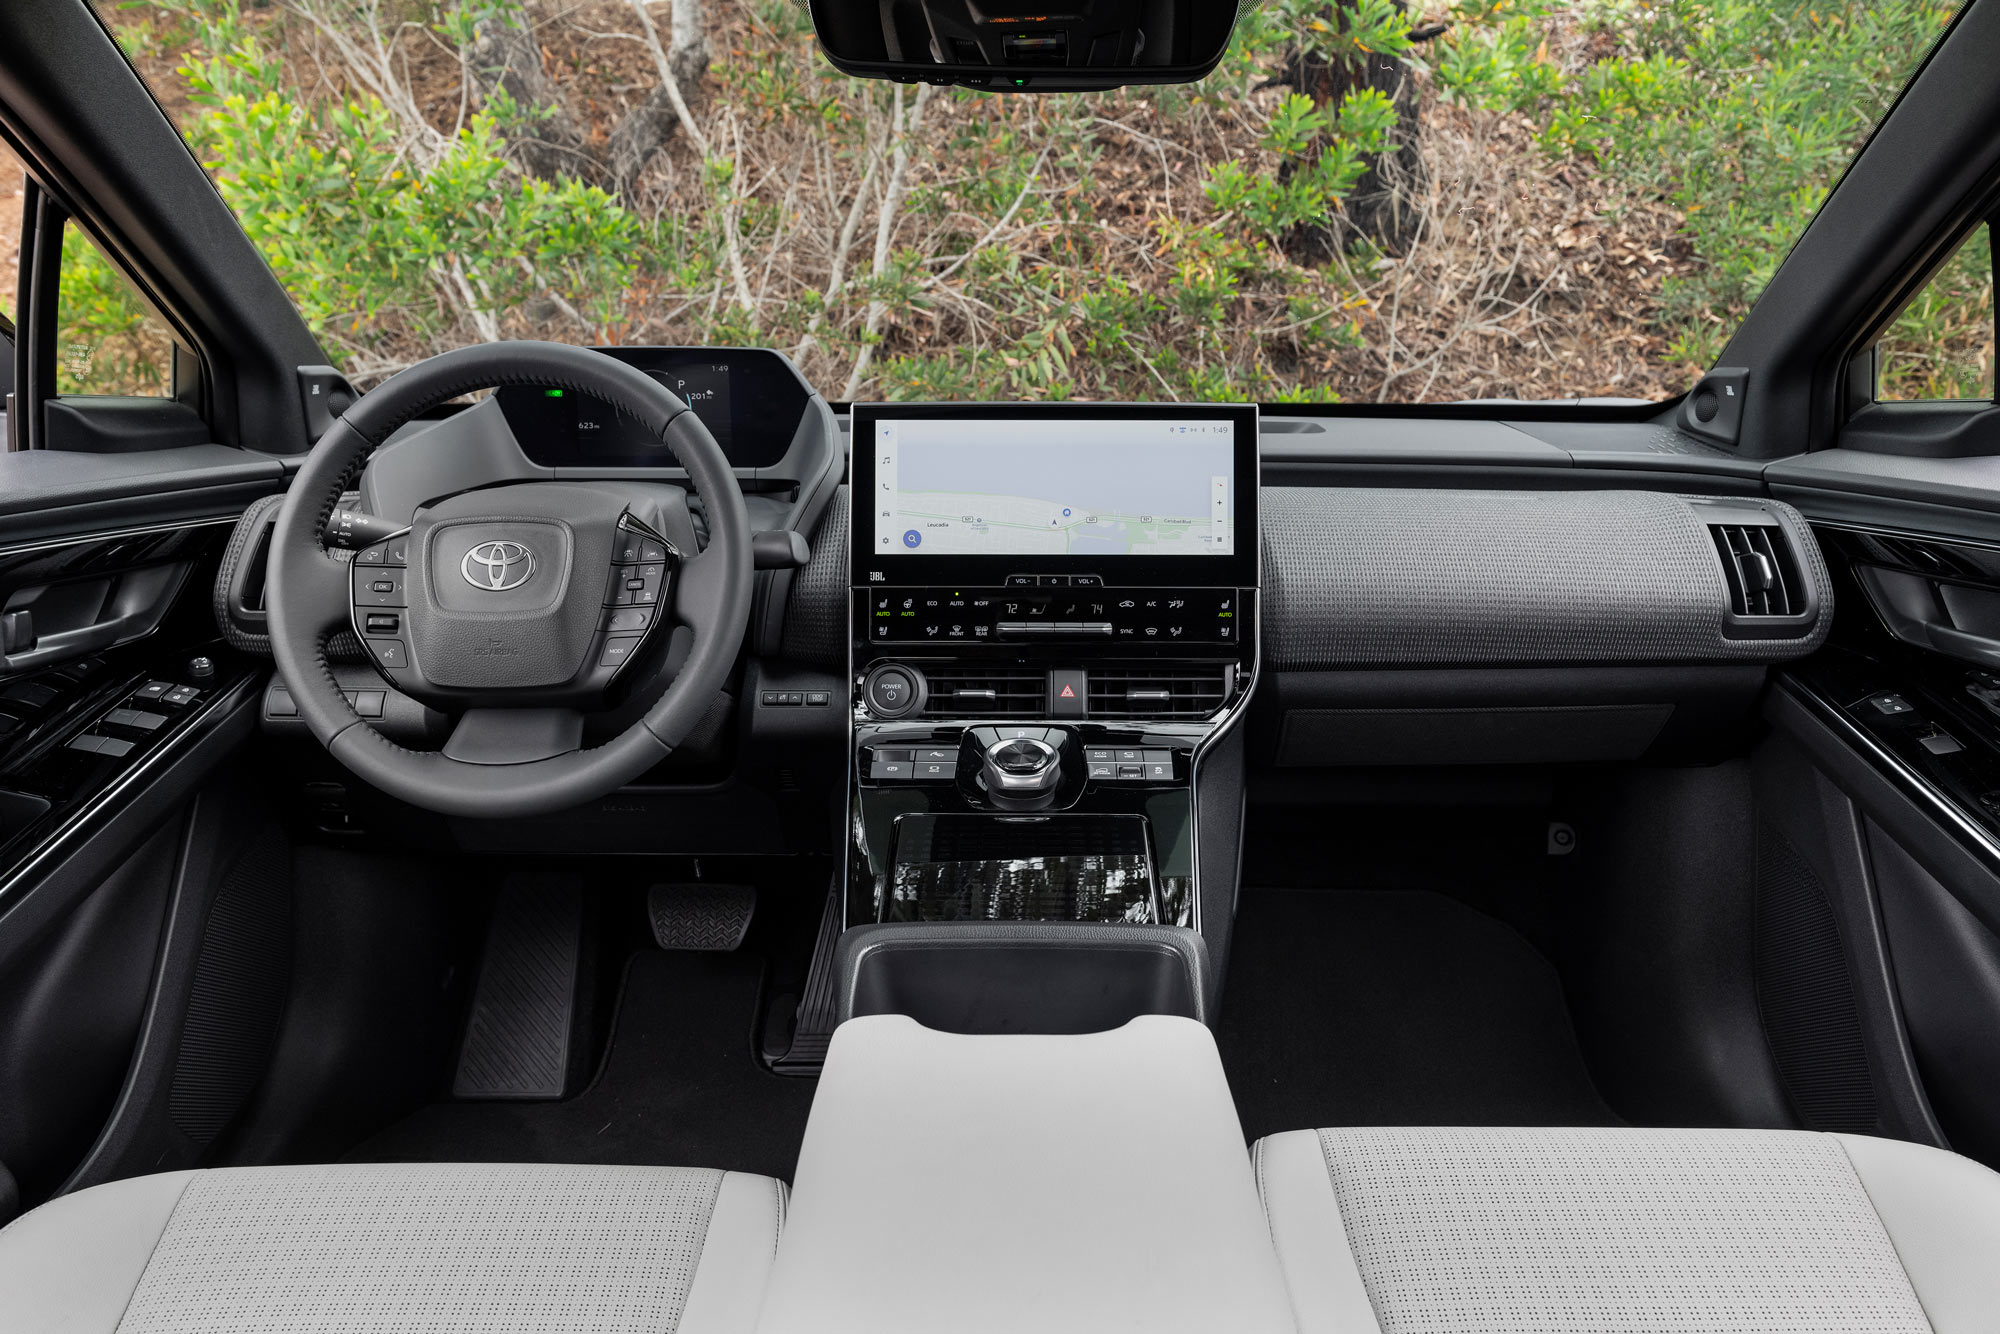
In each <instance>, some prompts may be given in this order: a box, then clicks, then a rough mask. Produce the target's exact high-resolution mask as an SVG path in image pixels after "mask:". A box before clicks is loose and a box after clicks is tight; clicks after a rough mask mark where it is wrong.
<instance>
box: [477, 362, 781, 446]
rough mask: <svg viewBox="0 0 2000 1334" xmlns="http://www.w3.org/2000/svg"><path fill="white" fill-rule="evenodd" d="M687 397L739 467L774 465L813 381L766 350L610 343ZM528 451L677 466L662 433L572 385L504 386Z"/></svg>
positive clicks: (506, 409)
mask: <svg viewBox="0 0 2000 1334" xmlns="http://www.w3.org/2000/svg"><path fill="white" fill-rule="evenodd" d="M597 350H598V351H600V352H603V353H604V354H605V355H606V356H610V357H615V358H617V359H618V360H620V361H623V362H626V363H628V364H629V365H633V366H637V367H638V368H639V369H640V370H642V371H644V372H646V373H647V374H648V375H650V376H652V377H653V378H654V379H656V380H658V381H659V382H660V383H661V384H663V385H665V386H666V387H667V388H668V389H671V390H672V391H673V392H674V393H675V394H676V395H678V396H679V397H680V398H681V399H682V400H683V401H685V402H686V403H687V405H688V407H690V408H691V409H693V411H694V413H695V415H696V416H698V417H700V418H701V421H702V424H703V425H704V426H706V427H708V430H709V433H710V434H711V435H713V436H714V437H715V442H716V443H717V444H719V445H721V446H722V452H723V453H724V454H725V455H727V456H728V458H729V462H730V464H731V465H732V466H733V467H736V468H769V467H772V466H774V465H775V464H777V463H778V462H779V461H780V460H782V459H783V458H784V457H785V455H786V452H787V451H788V450H789V449H790V448H791V446H792V441H793V439H794V438H795V437H796V436H797V434H798V432H799V425H800V419H801V418H802V417H804V415H805V413H806V409H807V407H808V405H809V404H810V402H811V400H812V387H811V386H810V385H808V384H807V383H806V382H805V380H804V379H802V378H800V376H799V373H798V371H797V370H796V369H794V368H793V366H792V363H791V362H790V361H788V360H787V359H786V358H785V357H783V356H781V355H780V354H778V353H776V352H772V351H770V350H768V349H765V348H713V347H706V348H702V347H696V348H686V347H606V348H599V349H597ZM496 397H497V398H498V399H499V401H500V410H501V412H503V413H504V414H505V415H506V418H507V424H508V426H509V427H510V428H512V430H513V432H514V437H515V439H517V440H519V441H520V443H521V449H522V451H523V452H524V453H525V454H527V456H528V458H529V459H531V460H532V461H534V462H535V463H539V464H542V465H543V466H545V467H569V468H576V467H583V468H634V467H639V468H672V467H678V466H679V465H678V463H677V462H676V461H675V459H674V457H673V455H672V454H671V453H670V452H669V451H668V450H667V448H666V446H665V445H663V444H662V443H661V442H660V440H659V438H658V437H656V436H655V435H654V434H653V433H652V432H651V431H649V430H647V429H646V428H645V427H644V426H642V425H640V424H639V423H638V422H636V421H634V420H632V419H631V418H630V417H627V416H626V415H625V414H624V413H622V412H620V411H618V410H617V409H616V408H613V407H612V406H610V405H609V404H607V403H605V402H603V401H602V400H600V399H596V398H592V397H590V396H589V395H586V394H578V393H576V392H574V391H572V390H564V389H543V388H537V387H533V386H526V385H513V386H509V387H507V388H504V389H502V390H500V391H499V393H498V394H497V395H496Z"/></svg>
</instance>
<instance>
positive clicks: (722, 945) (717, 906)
mask: <svg viewBox="0 0 2000 1334" xmlns="http://www.w3.org/2000/svg"><path fill="white" fill-rule="evenodd" d="M756 911H757V890H756V888H755V887H754V886H751V885H719V884H714V883H711V882H710V881H706V880H690V881H684V882H682V883H679V884H667V885H654V886H653V887H652V888H651V889H648V890H647V891H646V916H647V917H649V918H651V919H652V923H653V940H654V943H656V944H657V945H659V947H660V948H661V949H663V950H724V951H727V950H733V949H736V948H737V947H739V946H740V945H742V944H743V937H744V935H745V934H746V933H748V932H749V930H750V919H751V917H752V916H754V915H755V914H756Z"/></svg>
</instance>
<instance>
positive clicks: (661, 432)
mask: <svg viewBox="0 0 2000 1334" xmlns="http://www.w3.org/2000/svg"><path fill="white" fill-rule="evenodd" d="M508 385H529V386H536V387H541V388H548V389H562V390H565V391H567V392H573V393H580V394H588V395H591V396H593V397H595V398H598V399H600V400H602V401H604V402H606V403H609V404H611V405H612V406H613V407H615V408H618V409H619V410H621V411H623V412H625V413H627V414H628V415H630V416H631V417H632V418H633V419H634V420H636V421H638V422H640V423H641V424H643V425H644V426H645V427H646V428H647V429H648V430H650V431H652V432H653V433H654V434H655V435H656V436H658V437H659V439H660V440H661V441H662V443H664V444H665V445H666V446H667V448H668V449H669V450H671V451H672V453H673V455H674V457H675V460H676V461H677V462H678V463H680V464H681V466H682V467H684V468H685V469H686V470H687V473H688V480H689V481H690V483H691V484H692V486H693V489H694V492H695V494H697V495H699V496H700V497H701V498H702V502H703V504H704V506H705V514H706V517H707V520H708V530H709V540H708V545H707V547H706V548H705V549H704V550H703V551H702V552H701V553H700V554H699V555H693V556H690V557H688V558H687V559H686V560H684V561H683V563H682V566H681V576H680V581H679V585H678V589H677V593H678V600H679V605H680V606H681V608H682V609H683V610H689V611H692V612H695V613H698V615H694V616H691V617H689V618H687V619H686V620H685V621H684V623H686V624H688V625H689V626H690V627H691V628H692V629H693V630H694V646H693V648H692V650H691V651H690V652H689V654H688V657H687V659H686V662H685V663H684V664H683V666H682V667H681V669H680V671H679V673H678V674H677V675H676V676H675V678H674V680H673V682H672V684H670V685H669V686H668V687H667V690H666V692H665V693H664V694H663V695H662V696H661V697H660V698H659V699H658V700H657V701H655V702H654V704H653V706H652V707H651V708H650V709H648V710H647V711H646V713H645V714H644V715H643V716H642V717H641V718H640V719H639V720H638V721H637V722H635V723H633V724H632V725H631V726H630V727H628V728H626V729H625V730H624V731H623V732H620V733H619V734H618V735H617V736H615V737H612V738H611V739H610V740H608V741H606V742H604V743H603V744H601V745H598V746H595V747H589V748H585V749H579V750H572V751H568V752H566V753H564V754H561V755H555V756H550V757H548V758H545V759H537V760H528V761H525V762H522V763H518V764H474V763H468V762H465V761H462V760H457V759H452V758H450V757H449V756H446V755H444V754H442V753H440V752H436V751H417V750H410V749H408V748H407V747H404V746H400V745H398V744H396V743H395V742H394V741H391V740H390V739H389V738H387V737H385V736H383V735H382V734H381V733H380V732H377V731H376V730H375V729H374V728H372V727H370V726H369V725H368V724H367V722H366V721H365V720H363V719H362V718H361V717H360V715H358V714H357V713H356V712H355V711H354V709H353V708H352V707H351V706H350V705H349V704H348V702H347V698H346V696H345V695H343V694H342V693H341V688H340V685H339V682H338V681H337V680H336V679H335V677H334V675H333V671H332V668H331V666H330V664H329V663H328V661H327V656H326V645H327V640H328V638H329V637H330V636H331V634H332V633H333V632H334V631H335V630H338V629H343V628H345V627H346V625H347V621H348V611H347V594H346V588H347V578H348V574H347V572H348V568H349V567H348V564H347V562H345V561H341V560H338V559H336V558H335V557H333V556H332V555H331V554H329V553H328V551H327V549H326V547H325V545H324V544H323V542H322V538H321V535H322V533H323V532H324V531H325V528H326V523H327V520H328V519H329V518H330V517H331V516H332V514H333V510H334V507H335V506H336V505H337V504H338V503H339V500H340V496H341V494H342V492H343V491H345V490H346V489H347V487H348V486H349V484H350V482H351V481H352V479H353V478H354V477H355V476H356V475H357V474H358V473H359V471H360V468H361V465H362V464H363V463H364V462H365V461H366V460H367V458H368V455H369V454H370V453H372V452H373V451H374V450H375V449H376V448H377V447H378V446H380V445H381V444H382V443H383V442H384V441H386V440H387V439H388V438H389V436H390V435H391V434H392V433H393V432H395V431H396V430H397V429H398V428H399V427H401V426H403V425H404V424H405V423H407V422H409V421H411V420H413V419H414V418H415V417H416V416H417V415H418V414H419V413H421V412H424V411H425V410H427V409H429V408H432V407H435V406H436V405H438V404H440V403H443V402H447V401H448V400H450V399H453V398H456V397H458V396H459V395H461V394H466V393H470V392H472V391H474V390H478V389H488V388H498V387H504V386H508ZM751 580H752V573H751V556H750V521H749V516H748V514H747V512H746V511H745V509H744V505H743V493H742V491H741V489H740V488H739V487H738V486H737V484H736V476H735V473H734V472H733V471H732V470H731V468H730V465H729V461H728V459H727V458H726V457H725V456H724V454H723V452H722V448H721V446H719V445H718V444H716V442H715V437H714V436H713V435H711V434H710V433H709V430H708V428H707V427H706V426H704V425H703V424H702V422H701V418H699V417H698V416H696V415H695V414H694V413H693V412H692V411H691V410H690V409H689V408H688V406H687V404H686V403H685V402H683V401H682V400H681V399H680V398H678V397H677V396H675V395H674V393H673V392H672V391H671V390H669V389H667V388H666V386H664V385H662V384H661V383H659V382H658V381H657V380H654V379H653V378H652V377H650V376H648V375H647V374H645V373H644V372H643V371H640V370H638V369H636V368H635V367H632V366H629V365H627V364H625V363H624V362H621V361H618V360H616V359H614V358H611V357H607V356H605V355H603V354H602V353H599V352H592V351H590V350H588V349H586V348H579V347H570V346H567V345H564V344H560V343H538V342H506V343H483V344H479V345H477V346H473V347H466V348H459V349H457V350H455V351H452V352H446V353H443V354H441V355H439V356H435V357H432V358H430V359H428V360H426V361H422V362H419V363H417V364H416V365H415V366H412V367H410V368H409V369H407V370H404V371H402V372H400V373H398V374H397V375H395V376H394V377H392V378H390V379H389V380H387V381H385V382H383V384H381V385H380V386H379V387H377V388H376V389H374V390H373V391H371V392H370V393H368V394H366V395H364V396H363V397H362V398H361V399H360V400H359V401H358V402H356V403H355V404H354V405H353V406H352V407H350V408H349V409H348V410H347V411H346V413H345V414H344V415H342V416H341V417H340V418H339V419H338V420H336V421H335V422H334V424H333V426H332V427H331V428H330V429H329V430H328V431H327V432H326V434H325V435H323V436H322V437H321V438H320V440H319V443H318V444H316V445H315V446H314V447H313V449H312V452H311V453H309V454H308V455H307V456H306V459H305V462H304V463H303V464H302V465H301V467H300V469H299V472H298V475H297V476H296V477H295V478H294V479H293V481H292V485H291V488H290V490H289V491H288V492H287V494H286V496H285V499H284V503H283V504H282V505H281V506H280V507H279V510H278V520H277V524H276V526H275V528H274V529H273V531H272V534H271V554H270V566H269V573H268V575H267V576H266V587H267V598H266V601H267V604H268V611H267V614H268V616H269V623H270V636H271V653H272V656H273V657H274V658H275V659H276V661H277V667H278V674H279V676H280V677H282V678H283V680H284V682H285V685H286V686H287V687H288V688H289V689H290V690H291V692H292V698H293V699H294V700H296V701H297V704H298V710H299V716H300V718H301V719H303V720H304V722H305V724H306V726H307V727H308V728H310V729H311V731H312V734H313V735H314V736H315V737H317V738H318V739H319V741H320V742H321V744H323V745H324V746H325V747H326V748H327V750H328V752H329V753H331V754H332V755H333V757H334V758H335V759H337V760H339V761H340V762H341V763H342V764H343V765H345V766H346V767H347V768H348V769H349V770H350V771H352V772H353V773H354V774H355V776H356V777H358V778H360V779H362V780H363V781H365V782H367V783H370V784H372V785H373V786H375V787H377V788H379V789H381V790H382V791H383V792H386V793H388V794H389V795H390V796H393V797H398V798H400V799H402V800H404V801H407V802H409V803H410V804H412V805H415V806H421V807H423V808H425V809H427V810H432V811H437V812H440V813H442V814H445V815H458V816H467V817H473V818H496V819H507V818H517V817H520V816H529V815H542V814H548V813H550V812H553V811H558V810H564V809H567V808H569V807H572V806H575V805H577V804H579V803H581V802H585V801H590V800H594V799H596V798H598V797H601V796H604V795H606V794H608V793H610V792H612V791H615V790H616V789H617V788H619V787H621V786H623V785H624V784H626V783H628V782H630V781H632V780H633V779H635V778H637V777H638V776H639V775H640V774H642V773H644V772H645V771H646V770H648V769H650V768H651V767H652V766H653V765H655V764H657V763H659V762H660V761H661V760H662V759H664V758H665V757H666V756H667V755H668V753H669V752H671V751H672V750H673V748H674V747H675V746H676V745H678V744H679V743H680V742H681V741H682V739H684V738H685V737H686V736H687V734H688V732H689V731H690V730H691V729H692V728H693V727H694V725H695V724H696V723H697V722H699V721H700V720H701V718H702V716H703V715H704V714H705V713H706V712H707V710H708V709H709V707H710V705H711V704H712V702H713V701H714V699H715V696H716V694H717V693H718V692H719V691H720V690H721V689H722V687H723V685H724V684H725V682H726V681H727V679H728V677H729V673H730V670H731V668H732V667H733V666H734V664H735V661H736V655H737V653H738V651H739V649H740V648H741V645H742V642H743V632H744V628H745V626H746V625H747V624H748V621H749V615H750V600H751Z"/></svg>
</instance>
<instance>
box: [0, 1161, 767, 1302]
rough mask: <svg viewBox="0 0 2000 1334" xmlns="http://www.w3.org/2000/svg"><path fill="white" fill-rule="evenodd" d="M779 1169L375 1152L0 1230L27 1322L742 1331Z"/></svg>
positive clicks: (84, 1203) (65, 1208)
mask: <svg viewBox="0 0 2000 1334" xmlns="http://www.w3.org/2000/svg"><path fill="white" fill-rule="evenodd" d="M784 1212H785V1187H784V1184H783V1183H782V1182H779V1181H775V1180H773V1179H772V1178H770V1177H762V1176H751V1175H747V1174H744V1173H741V1172H718V1171H707V1170H702V1169H698V1168H688V1167H574V1166H558V1165H545V1164H502V1165H488V1164H476V1163H414V1164H406V1163H377V1164H346V1165H340V1166H326V1167H238V1168H220V1169H212V1170H207V1171H191V1172H167V1173H162V1174H160V1175H157V1176H145V1177H133V1178H130V1179H128V1180H124V1181H114V1182H111V1183H109V1184H108V1185H103V1186H94V1187H91V1188H90V1189H88V1190H82V1191H78V1192H77V1193H75V1194H73V1195H66V1196H63V1197H61V1198H59V1199H56V1200H53V1201H51V1202H50V1203H48V1204H45V1205H43V1206H41V1207H40V1208H38V1209H35V1210H33V1211H32V1212H30V1213H28V1214H26V1215H24V1216H23V1217H21V1218H19V1219H17V1220H15V1222H14V1223H13V1224H11V1225H10V1226H8V1227H7V1228H5V1229H4V1230H0V1307H4V1309H5V1310H6V1311H7V1316H6V1319H5V1320H4V1321H0V1323H4V1324H5V1325H6V1327H7V1328H8V1329H9V1330H19V1331H21V1334H44V1331H58V1330H59V1331H63V1334H154V1332H155V1331H167V1330H190V1329H200V1330H203V1331H207V1332H209V1334H227V1332H232V1331H244V1332H246V1334H247V1332H248V1331H251V1330H257V1331H268V1330H272V1329H316V1330H363V1329H366V1330H396V1331H445V1330H450V1331H453V1334H486V1332H487V1331H527V1330H558V1329H588V1330H592V1331H604V1332H606V1334H623V1332H624V1331H635V1332H636V1331H640V1330H644V1331H648V1334H664V1332H665V1331H674V1330H683V1331H728V1332H731V1334H733V1332H734V1331H744V1332H745V1334H748V1331H749V1330H751V1329H752V1327H754V1326H755V1324H756V1321H757V1312H758V1308H759V1307H760V1305H761V1304H762V1301H763V1294H764V1284H765V1279H766V1278H767V1276H768V1275H769V1272H770V1268H771V1261H772V1257H773V1256H774V1255H775V1254H776V1251H777V1245H778V1230H779V1228H780V1226H781V1225H782V1223H783V1219H784Z"/></svg>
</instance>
